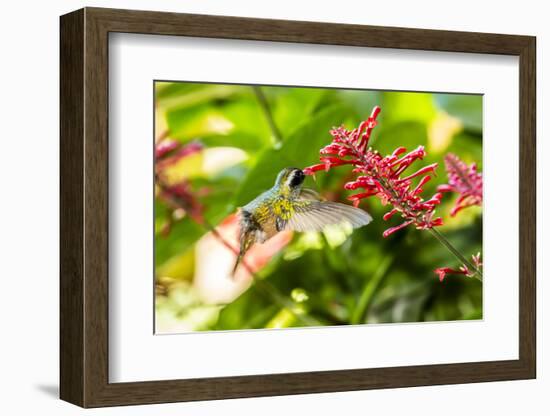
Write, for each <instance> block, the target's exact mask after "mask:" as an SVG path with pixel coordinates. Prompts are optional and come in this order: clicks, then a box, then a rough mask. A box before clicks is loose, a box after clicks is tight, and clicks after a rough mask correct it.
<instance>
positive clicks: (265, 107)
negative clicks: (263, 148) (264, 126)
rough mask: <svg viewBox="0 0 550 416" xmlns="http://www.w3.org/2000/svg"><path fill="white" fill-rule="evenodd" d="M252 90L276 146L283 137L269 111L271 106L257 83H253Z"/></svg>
mask: <svg viewBox="0 0 550 416" xmlns="http://www.w3.org/2000/svg"><path fill="white" fill-rule="evenodd" d="M252 90H253V91H254V94H255V95H256V98H257V99H258V102H259V103H260V107H262V111H263V112H264V114H265V118H266V120H267V123H268V124H269V128H270V129H271V138H272V141H273V146H274V147H278V146H280V145H281V143H282V142H283V139H282V136H281V132H280V131H279V129H278V128H277V124H275V119H274V118H273V113H272V112H271V107H270V106H269V102H268V101H267V97H266V96H265V94H264V92H263V91H262V89H261V87H258V86H257V85H253V86H252Z"/></svg>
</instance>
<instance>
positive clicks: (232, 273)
mask: <svg viewBox="0 0 550 416" xmlns="http://www.w3.org/2000/svg"><path fill="white" fill-rule="evenodd" d="M242 258H243V255H242V253H239V255H238V256H237V260H235V265H234V266H233V271H232V272H231V277H233V278H235V272H236V271H237V267H239V264H240V263H241V260H242Z"/></svg>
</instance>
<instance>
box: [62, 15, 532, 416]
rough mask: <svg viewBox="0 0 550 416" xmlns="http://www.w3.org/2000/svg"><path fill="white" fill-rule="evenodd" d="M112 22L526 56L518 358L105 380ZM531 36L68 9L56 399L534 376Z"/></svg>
mask: <svg viewBox="0 0 550 416" xmlns="http://www.w3.org/2000/svg"><path fill="white" fill-rule="evenodd" d="M110 32H127V33H144V34H151V35H177V36H193V37H206V38H226V39H246V40H261V41H278V42H298V43H311V44H330V45H346V46H369V47H381V48H399V49H419V50H432V51H450V52H471V53H483V54H503V55H515V56H519V62H520V103H519V108H518V111H519V114H520V129H519V133H520V141H519V143H518V147H519V152H520V189H519V192H520V195H521V201H520V224H519V226H520V270H519V302H520V303H519V305H520V308H519V309H520V312H519V359H518V360H509V361H491V362H472V363H461V364H443V365H421V366H406V367H392V368H372V369H357V370H338V371H323V372H308V373H290V374H266V375H255V376H239V377H221V378H204V379H188V380H170V381H146V382H136V383H109V380H108V221H109V214H108V200H107V198H108V154H107V152H108V140H109V139H108V129H107V123H108V65H109V62H108V35H109V33H110ZM535 45H536V40H535V38H534V37H531V36H516V35H500V34H486V33H470V32H450V31H436V30H422V29H404V28H392V27H375V26H359V25H342V24H328V23H314V22H296V21H284V20H264V19H250V18H240V17H225V16H206V15H190V14H176V13H160V12H147V11H131V10H114V9H98V8H85V9H81V10H78V11H75V12H72V13H69V14H67V15H65V16H62V17H61V97H60V100H61V182H60V185H61V215H60V221H61V230H60V232H61V246H60V252H61V259H60V260H61V269H60V274H61V287H60V296H61V303H60V308H61V318H60V326H61V329H60V331H61V333H60V336H61V340H60V341H61V351H60V354H61V357H60V358H61V386H60V396H61V398H62V399H63V400H66V401H68V402H71V403H74V404H77V405H80V406H83V407H98V406H113V405H128V404H145V403H162V402H176V401H190V400H210V399H225V398H237V397H254V396H270V395H284V394H302V393H320V392H336V391H351V390H363V389H376V388H395V387H409V386H423V385H437V384H453V383H473V382H484V381H497V380H519V379H529V378H535V376H536V345H535V344H536V333H535V310H536V308H535V262H536V259H535V248H536V242H535V231H536V227H535V218H536V210H535V202H536V191H535V159H536V157H535V156H536V152H535V150H536V149H535V105H536V97H535V93H536V89H535V82H536V81H535V59H536V58H535V50H536V46H535Z"/></svg>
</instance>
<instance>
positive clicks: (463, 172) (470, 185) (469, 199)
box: [437, 153, 483, 217]
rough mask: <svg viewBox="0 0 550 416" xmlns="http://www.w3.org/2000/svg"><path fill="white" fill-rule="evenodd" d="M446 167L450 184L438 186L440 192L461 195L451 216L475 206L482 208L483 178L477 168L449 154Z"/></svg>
mask: <svg viewBox="0 0 550 416" xmlns="http://www.w3.org/2000/svg"><path fill="white" fill-rule="evenodd" d="M445 167H446V169H447V175H448V177H449V183H448V184H445V185H440V186H438V188H437V190H438V191H439V192H456V193H457V194H459V196H458V198H457V200H456V201H455V205H454V207H453V209H452V210H451V216H453V217H454V216H455V215H456V214H457V213H458V212H459V211H461V210H463V209H464V208H468V207H471V206H473V205H479V206H481V204H482V202H483V177H482V175H481V173H479V172H477V166H476V164H475V163H472V164H471V165H470V166H468V165H467V164H466V163H464V162H463V161H462V160H460V159H459V157H458V156H456V155H454V154H452V153H449V154H448V155H447V156H445Z"/></svg>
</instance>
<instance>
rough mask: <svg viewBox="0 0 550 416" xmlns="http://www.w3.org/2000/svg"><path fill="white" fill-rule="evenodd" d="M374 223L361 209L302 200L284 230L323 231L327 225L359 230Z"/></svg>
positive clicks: (298, 202) (339, 204) (334, 203)
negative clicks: (343, 224) (347, 226)
mask: <svg viewBox="0 0 550 416" xmlns="http://www.w3.org/2000/svg"><path fill="white" fill-rule="evenodd" d="M371 221H372V217H371V216H370V215H369V214H368V213H366V212H365V211H363V210H362V209H360V208H355V207H353V206H351V205H346V204H341V203H339V202H331V201H314V200H311V199H302V198H300V199H299V200H298V201H296V202H295V206H294V209H293V213H292V215H291V216H290V218H289V219H288V220H287V221H286V223H285V226H284V229H287V230H294V231H301V232H304V231H321V230H323V228H324V227H325V226H327V225H332V224H342V223H348V224H350V225H351V226H352V227H353V228H359V227H362V226H364V225H367V224H368V223H369V222H371Z"/></svg>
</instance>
